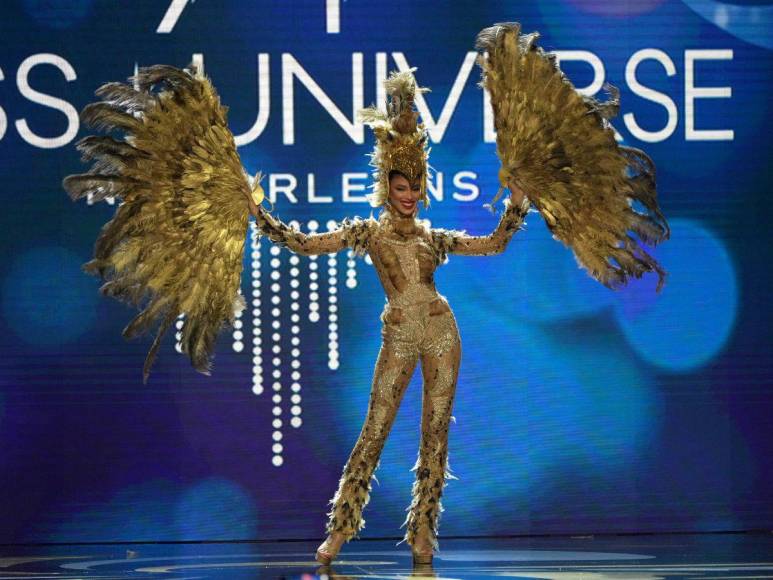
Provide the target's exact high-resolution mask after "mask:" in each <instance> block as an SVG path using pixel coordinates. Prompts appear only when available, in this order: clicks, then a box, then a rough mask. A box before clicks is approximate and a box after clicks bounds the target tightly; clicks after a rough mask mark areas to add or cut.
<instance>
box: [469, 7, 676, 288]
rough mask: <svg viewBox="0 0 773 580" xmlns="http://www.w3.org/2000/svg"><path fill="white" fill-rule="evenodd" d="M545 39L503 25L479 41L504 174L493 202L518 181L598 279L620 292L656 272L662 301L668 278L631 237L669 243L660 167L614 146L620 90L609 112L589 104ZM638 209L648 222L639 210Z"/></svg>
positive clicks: (557, 235)
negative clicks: (546, 47) (657, 174)
mask: <svg viewBox="0 0 773 580" xmlns="http://www.w3.org/2000/svg"><path fill="white" fill-rule="evenodd" d="M538 39H539V33H537V32H532V33H529V34H522V33H521V25H520V24H519V23H517V22H505V23H499V24H495V25H494V26H491V27H489V28H486V29H484V30H482V31H481V32H480V33H479V34H478V36H477V39H476V44H475V48H476V49H478V50H479V51H480V55H479V57H478V64H479V65H480V66H481V69H482V80H481V82H480V86H481V87H483V88H484V89H485V90H488V91H489V93H490V95H491V104H492V107H493V111H494V125H495V128H496V131H497V155H498V156H499V159H500V162H501V165H502V167H501V169H500V175H499V177H500V183H501V185H502V189H500V191H499V193H498V194H497V196H496V198H495V200H494V201H496V199H498V198H499V196H500V195H501V193H502V191H503V189H504V188H505V187H507V186H508V184H509V183H510V182H514V183H515V184H516V185H518V186H519V187H520V188H521V189H523V191H524V192H525V193H526V196H527V197H528V198H529V199H530V200H531V201H532V203H533V204H534V206H535V207H536V208H537V210H539V212H540V214H541V215H542V217H543V218H544V219H545V222H546V224H547V226H548V228H549V229H550V230H551V232H552V234H553V237H554V238H555V239H557V240H560V241H561V242H562V243H563V244H564V245H566V246H567V247H569V248H571V249H572V251H573V252H574V255H575V258H576V259H577V262H578V264H579V265H580V266H581V267H582V268H584V269H585V270H586V271H587V272H588V273H589V274H590V275H591V276H593V277H594V278H595V279H596V280H598V281H599V282H601V283H602V284H604V285H605V286H607V287H608V288H612V289H617V288H619V287H621V286H622V285H624V284H626V283H627V281H628V279H629V278H630V277H631V276H633V277H636V278H640V277H641V276H642V275H643V274H644V273H646V272H655V273H657V274H658V284H657V288H656V290H657V291H658V292H659V291H660V290H661V288H662V286H663V284H664V282H665V278H666V275H667V273H666V272H665V270H664V269H663V268H662V267H661V266H660V264H658V262H657V261H656V260H655V259H654V258H653V257H652V256H650V255H649V254H648V253H647V252H646V251H645V250H644V249H643V248H642V247H641V246H640V245H639V243H638V241H637V240H636V239H634V238H633V237H631V236H630V235H629V234H628V231H631V232H633V233H635V234H636V235H637V236H638V237H639V238H640V240H641V241H643V242H644V243H646V244H650V245H656V244H658V243H660V242H662V241H664V240H666V239H668V238H669V236H670V228H669V226H668V223H667V221H666V219H665V217H664V216H663V214H662V212H661V211H660V208H659V206H658V202H657V191H656V186H655V166H654V163H653V162H652V160H651V159H650V158H649V157H648V156H647V154H646V153H644V152H643V151H642V150H640V149H636V148H633V147H627V146H622V145H618V143H617V142H616V140H615V136H614V130H613V129H612V127H611V126H610V125H609V123H608V120H609V119H610V118H612V117H614V116H615V115H616V114H617V113H618V111H619V108H620V107H619V94H620V93H619V91H618V90H617V88H616V87H614V86H612V85H610V84H606V85H605V87H604V88H605V89H606V90H607V92H608V93H609V95H610V99H609V100H608V101H607V102H605V103H602V102H600V101H598V100H596V99H595V98H592V97H586V96H582V95H580V93H579V92H577V90H576V89H575V88H574V86H573V85H572V83H571V82H570V81H569V79H568V78H567V77H566V76H565V75H564V73H563V72H562V71H561V69H560V68H559V67H558V64H557V61H556V56H555V54H550V53H546V52H545V51H543V49H542V48H540V47H538V46H537V44H536V43H537V40H538ZM635 201H638V202H640V203H641V204H642V205H643V206H644V208H645V209H646V211H645V212H644V213H641V212H639V211H637V210H636V209H634V207H633V203H634V202H635ZM492 205H493V204H492Z"/></svg>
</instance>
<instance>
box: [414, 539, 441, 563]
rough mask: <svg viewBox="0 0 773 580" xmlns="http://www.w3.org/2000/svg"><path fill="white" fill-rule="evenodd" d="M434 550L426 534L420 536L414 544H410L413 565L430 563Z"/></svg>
mask: <svg viewBox="0 0 773 580" xmlns="http://www.w3.org/2000/svg"><path fill="white" fill-rule="evenodd" d="M417 537H418V536H417ZM434 552H435V550H434V549H433V547H432V543H431V542H430V541H429V539H428V538H427V537H426V536H424V537H421V538H420V539H419V541H418V542H414V544H413V545H412V546H411V553H412V554H413V565H414V566H427V565H431V564H432V556H433V555H434Z"/></svg>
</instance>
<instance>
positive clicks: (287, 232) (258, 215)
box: [247, 197, 368, 256]
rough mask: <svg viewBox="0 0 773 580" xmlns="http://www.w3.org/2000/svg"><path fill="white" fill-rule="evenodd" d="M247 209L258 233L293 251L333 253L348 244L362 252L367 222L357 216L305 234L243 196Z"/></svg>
mask: <svg viewBox="0 0 773 580" xmlns="http://www.w3.org/2000/svg"><path fill="white" fill-rule="evenodd" d="M247 200H248V204H249V207H250V213H251V214H252V215H253V216H255V225H256V226H257V228H258V231H260V233H261V234H263V235H264V236H266V237H268V239H270V240H271V241H272V242H274V243H275V244H279V245H280V246H284V247H286V248H289V249H290V250H292V251H293V252H295V253H296V254H301V255H304V256H311V255H316V254H333V253H336V252H340V251H341V250H343V249H344V248H347V247H351V248H352V249H354V251H355V252H356V253H358V254H361V255H362V254H364V253H365V251H366V250H367V244H368V222H367V221H365V220H362V219H360V218H355V219H354V220H349V219H345V220H344V221H343V223H342V225H341V226H340V227H338V228H336V229H335V230H332V231H330V232H325V233H321V234H306V233H303V232H301V231H300V230H296V229H294V228H291V227H290V226H289V225H287V224H286V223H284V222H283V221H282V220H280V219H279V218H278V217H276V216H274V215H273V214H271V213H270V212H267V211H266V210H265V209H264V208H263V206H262V205H257V204H255V202H254V200H253V199H252V198H251V197H248V198H247Z"/></svg>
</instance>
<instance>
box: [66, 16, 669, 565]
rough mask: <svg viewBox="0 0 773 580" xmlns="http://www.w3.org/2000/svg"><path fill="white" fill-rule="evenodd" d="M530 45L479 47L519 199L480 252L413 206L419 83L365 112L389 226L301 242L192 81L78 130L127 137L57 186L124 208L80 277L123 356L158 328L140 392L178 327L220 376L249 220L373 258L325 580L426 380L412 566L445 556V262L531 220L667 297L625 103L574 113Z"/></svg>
mask: <svg viewBox="0 0 773 580" xmlns="http://www.w3.org/2000/svg"><path fill="white" fill-rule="evenodd" d="M538 38H539V34H538V33H536V32H532V33H529V34H522V33H521V27H520V24H518V23H501V24H495V25H494V26H492V27H489V28H486V29H484V30H482V31H481V32H480V33H479V34H478V37H477V42H476V48H477V49H479V50H480V57H479V60H478V63H479V64H480V66H481V68H482V70H483V79H482V81H481V86H482V87H483V88H485V89H486V90H487V91H488V92H489V95H490V97H491V104H492V109H493V113H494V125H495V128H496V131H497V155H498V156H499V159H500V162H501V169H500V171H499V181H500V184H501V189H500V193H501V192H502V191H504V189H509V190H510V191H511V197H510V198H506V199H505V200H504V205H505V208H504V211H503V212H502V215H501V217H500V220H499V223H498V225H497V226H496V228H495V229H494V231H493V232H492V233H491V234H489V235H484V236H470V235H468V234H467V233H466V232H464V231H459V230H445V229H442V228H431V227H429V224H428V222H427V221H425V220H421V219H419V218H418V209H419V203H422V204H423V205H424V207H425V208H427V207H429V197H428V195H427V178H428V163H427V159H428V148H427V133H426V130H425V128H424V127H423V125H422V124H421V123H419V122H418V113H417V112H416V111H415V110H414V107H413V105H414V97H415V94H416V91H417V90H424V89H417V88H416V85H415V81H414V79H413V75H412V74H411V72H412V71H405V72H402V73H397V74H393V75H391V76H390V78H389V79H387V80H386V81H385V82H386V89H387V90H386V92H387V94H388V95H389V103H388V105H387V110H386V111H382V110H380V109H378V108H376V107H370V108H368V109H364V110H363V111H361V112H360V116H361V120H362V121H363V122H364V123H366V124H368V125H370V126H371V127H372V129H373V131H374V134H375V136H376V147H375V151H374V153H373V155H372V159H371V165H372V166H373V167H374V168H375V171H374V178H375V183H374V191H373V194H372V196H371V200H370V201H371V205H373V206H374V207H380V208H381V213H380V215H379V216H378V218H377V219H374V218H373V217H371V218H369V219H362V218H359V217H356V218H354V219H348V218H347V219H345V220H343V221H342V222H341V224H339V227H338V228H337V229H335V230H333V231H330V232H327V233H319V234H304V233H301V232H300V231H299V230H296V229H294V228H291V227H289V226H288V225H287V224H285V223H284V222H282V221H281V220H280V219H278V218H277V217H276V216H274V215H273V214H272V213H271V212H269V211H268V210H266V209H265V208H264V207H263V204H262V201H263V197H264V196H263V191H262V189H261V188H260V179H255V180H253V181H252V182H251V181H250V179H249V176H248V175H247V174H246V172H245V171H244V169H243V166H242V163H241V159H240V158H239V155H238V153H237V151H236V145H235V140H234V137H233V134H232V133H231V132H230V130H229V129H228V125H227V122H226V112H227V109H226V108H225V107H223V106H222V105H221V104H220V100H219V97H218V96H217V93H216V91H215V90H214V87H213V86H212V84H211V83H210V82H209V79H207V78H206V77H204V75H202V74H201V73H200V71H198V70H197V69H196V68H195V67H189V68H188V69H182V70H181V69H178V68H175V67H171V66H165V65H157V66H153V67H146V68H143V69H140V70H139V71H138V73H137V74H136V75H135V76H134V77H131V78H130V79H128V80H129V83H127V84H123V83H107V84H105V85H103V86H102V87H100V88H99V89H98V90H97V92H96V94H97V95H98V96H100V97H102V99H103V101H102V102H98V103H92V104H89V105H87V106H86V107H85V108H84V110H83V112H82V113H81V119H82V120H83V122H84V123H85V124H90V125H92V126H95V127H97V128H105V129H117V130H119V131H121V132H123V133H124V137H123V139H115V138H113V137H110V136H87V137H85V138H83V139H81V140H80V141H79V142H78V144H77V148H78V150H80V151H81V152H82V159H83V160H84V161H87V160H94V161H95V163H94V165H93V167H92V168H91V170H90V171H89V172H87V173H85V174H79V175H70V176H68V177H66V178H65V179H64V181H63V186H64V188H65V189H66V190H67V191H68V193H69V194H70V196H71V198H72V199H73V200H77V199H81V198H84V197H87V196H88V197H89V198H90V200H91V201H100V200H103V199H106V198H108V197H115V198H119V199H120V200H121V201H122V203H120V204H119V206H118V208H117V210H116V213H115V216H114V217H113V219H112V220H111V221H110V222H108V223H107V224H106V225H105V226H104V227H103V228H102V231H101V233H100V235H99V238H98V239H97V242H96V245H95V248H94V258H93V259H92V260H91V261H90V262H88V263H87V264H85V265H84V270H85V271H87V272H89V273H91V274H94V275H96V276H98V277H100V278H101V279H102V280H103V281H104V282H105V283H104V284H103V286H102V287H101V291H102V293H103V294H105V295H108V296H112V297H115V298H117V299H119V300H122V301H124V302H127V303H129V304H131V305H134V306H137V307H141V308H142V311H141V312H140V313H139V314H138V315H137V316H136V317H135V318H134V319H133V320H132V321H131V322H130V323H129V324H128V325H127V326H126V328H125V329H124V331H123V336H124V337H125V338H127V339H130V338H133V337H135V336H138V335H141V334H144V333H145V332H148V331H149V330H150V329H151V328H152V327H153V326H154V325H155V324H157V323H158V328H157V331H156V336H155V340H154V341H153V344H152V345H151V348H150V351H149V352H148V355H147V357H146V360H145V365H144V367H143V377H144V380H145V381H147V379H148V376H149V373H150V368H151V366H152V364H153V361H154V359H155V356H156V354H157V351H158V349H159V346H160V344H161V338H162V336H163V335H164V333H165V332H166V331H167V330H168V329H169V328H170V326H171V325H172V324H173V323H174V322H175V320H177V319H178V318H179V317H180V316H182V315H184V316H185V322H184V326H183V328H182V330H181V332H180V338H179V341H180V346H181V350H182V352H183V353H185V354H187V355H188V356H189V357H190V360H191V364H192V365H193V367H194V368H195V369H196V370H197V371H199V372H202V373H205V374H210V370H211V359H212V354H213V351H214V346H215V341H216V338H217V336H218V333H219V332H220V331H221V330H222V329H223V328H224V327H226V326H229V325H231V326H232V325H233V324H234V321H235V319H236V315H237V314H238V313H239V312H240V311H241V310H242V309H243V308H244V307H245V302H244V298H243V297H242V296H241V294H240V292H239V290H240V286H241V274H242V262H243V257H244V242H245V231H246V229H247V226H248V221H249V214H250V213H252V215H254V217H255V221H256V225H257V228H258V230H259V232H260V233H261V234H262V235H265V236H267V237H268V238H269V239H270V240H272V241H273V242H274V243H277V244H280V245H283V246H285V247H287V248H289V249H290V250H292V251H294V252H296V253H298V254H305V255H308V254H327V253H333V252H338V251H340V250H343V249H344V248H351V249H352V250H353V251H354V252H355V253H356V254H358V255H364V254H366V253H367V254H369V255H370V257H371V259H372V261H373V264H374V266H375V268H376V272H377V273H378V276H379V279H380V281H381V283H382V285H383V287H384V291H385V293H386V298H387V304H386V306H385V308H384V311H383V312H382V314H381V323H382V325H381V335H382V344H381V348H380V351H379V354H378V358H377V360H376V365H375V370H374V375H373V382H372V385H371V393H370V400H369V403H368V410H367V416H366V419H365V423H364V425H363V427H362V430H361V432H360V436H359V438H358V440H357V442H356V444H355V446H354V449H353V450H352V452H351V454H350V456H349V459H348V461H347V462H346V465H345V466H344V469H343V475H342V476H341V479H340V482H339V485H338V489H337V490H336V492H335V495H334V497H333V498H332V500H331V502H330V503H331V504H332V509H331V510H330V512H329V514H328V516H329V517H328V521H327V525H326V531H327V533H328V537H327V538H326V539H325V541H324V542H323V543H322V545H320V546H319V548H318V550H317V559H318V560H319V561H320V562H322V563H325V564H328V563H330V562H331V561H332V559H333V558H334V557H335V556H336V554H337V553H338V551H339V549H340V548H341V546H342V544H343V542H344V541H348V540H350V539H351V538H352V537H354V536H355V535H356V534H357V533H358V532H359V531H360V530H361V529H362V527H363V525H364V519H363V517H362V511H363V508H364V507H365V505H366V504H367V502H368V499H369V494H370V490H371V485H370V480H371V477H372V476H373V473H374V471H375V470H376V468H377V466H378V462H379V457H380V454H381V451H382V449H383V447H384V443H385V440H386V437H387V435H388V433H389V431H390V428H391V426H392V423H393V421H394V418H395V415H396V413H397V410H398V407H399V405H400V402H401V400H402V398H403V395H404V393H405V389H406V386H407V385H408V382H409V380H410V378H411V375H412V374H413V372H414V370H415V367H416V365H417V364H418V363H419V362H421V367H422V375H423V379H424V385H423V405H422V419H421V421H422V428H421V442H420V446H419V453H418V459H417V461H416V464H415V466H414V468H413V469H414V470H415V471H416V479H415V482H414V485H413V500H412V503H411V506H410V507H409V510H408V512H409V513H408V516H407V518H406V521H405V523H404V524H403V525H405V526H407V528H406V533H405V538H404V541H407V542H408V544H409V545H411V548H412V551H413V554H414V562H416V563H422V562H430V561H431V559H432V554H433V551H434V550H435V549H437V547H438V541H437V525H438V519H439V516H440V512H441V511H442V507H441V495H442V492H443V488H444V486H445V483H446V479H447V478H449V477H453V476H452V475H451V473H450V471H449V465H448V426H449V421H450V418H451V409H452V406H453V401H454V395H455V390H456V383H457V378H458V374H459V363H460V356H461V342H460V339H459V330H458V328H457V325H456V320H455V317H454V315H453V313H452V311H451V308H450V306H449V304H448V302H447V301H446V299H445V297H444V296H442V295H441V294H439V293H438V291H437V289H436V288H435V283H434V272H435V270H436V268H437V267H438V266H439V265H441V264H443V263H444V262H445V261H446V257H447V255H448V254H466V255H480V256H483V255H491V254H496V253H500V252H503V251H504V250H505V248H506V246H507V244H508V242H509V241H510V239H511V238H512V236H513V234H514V233H515V232H516V231H517V230H518V229H520V228H521V225H522V224H523V222H524V218H525V216H526V214H527V212H528V211H529V210H530V208H532V207H533V208H534V209H535V210H536V212H538V213H539V215H540V216H541V217H542V218H544V220H545V224H546V226H547V227H548V228H549V229H550V231H551V233H552V235H553V238H554V239H556V240H558V241H561V242H562V243H563V244H564V245H566V246H567V247H569V248H570V249H571V250H572V252H573V253H574V256H575V258H576V260H577V263H578V265H579V266H580V267H582V268H583V269H585V270H586V271H587V273H588V274H589V275H590V276H592V277H593V278H594V279H596V280H598V281H599V282H600V283H602V284H604V285H605V286H607V287H608V288H610V289H617V288H620V287H622V286H623V285H625V284H626V283H627V282H628V280H629V279H630V278H631V277H635V278H640V277H641V276H642V275H643V274H645V273H648V272H654V273H656V274H658V276H659V281H658V285H657V288H656V289H657V290H658V291H659V290H660V289H661V287H662V285H663V282H664V280H665V277H666V272H665V270H664V269H663V268H661V266H660V264H658V263H657V261H656V260H655V259H654V258H652V256H650V255H649V254H648V253H647V252H646V251H645V250H644V249H643V248H642V247H640V246H639V242H638V241H637V240H636V239H634V238H633V237H632V236H631V235H630V234H629V231H630V232H633V233H635V234H636V235H637V236H638V237H639V239H640V240H641V241H643V242H645V243H647V244H650V245H655V244H657V243H659V242H661V241H663V240H665V239H668V237H669V235H670V229H669V227H668V224H667V222H666V220H665V218H664V216H663V214H662V213H661V211H660V208H659V206H658V202H657V191H656V187H655V167H654V164H653V162H652V160H651V159H650V158H649V157H648V156H647V155H646V154H645V153H644V152H643V151H641V150H639V149H635V148H633V147H628V146H623V145H619V144H618V143H617V142H616V139H615V132H614V130H613V129H612V127H611V126H610V124H609V119H610V118H612V117H614V116H615V115H616V114H617V112H618V110H619V101H618V99H617V96H618V94H619V93H618V91H617V90H616V89H615V88H614V87H613V86H611V85H607V86H606V88H607V90H608V91H609V93H610V95H611V97H612V98H611V99H609V100H608V101H606V102H603V103H602V102H600V101H598V100H596V99H595V98H592V97H587V96H583V95H580V94H579V93H578V92H577V91H576V90H575V89H574V87H573V85H572V84H571V82H570V81H569V80H568V79H567V78H566V77H565V76H564V74H563V72H562V71H561V70H560V68H559V67H558V63H557V60H556V58H555V55H554V54H551V53H545V52H544V51H543V50H542V49H541V48H540V47H538V46H537V42H536V41H537V39H538ZM156 88H160V90H158V91H156V90H154V89H156ZM498 198H499V194H497V196H496V198H495V200H494V201H496V199H498ZM245 199H246V203H245ZM634 202H638V203H639V204H640V205H641V206H642V207H643V211H639V210H637V209H636V208H634V205H633V204H634ZM536 212H535V213H536Z"/></svg>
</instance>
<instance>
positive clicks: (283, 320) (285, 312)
mask: <svg viewBox="0 0 773 580" xmlns="http://www.w3.org/2000/svg"><path fill="white" fill-rule="evenodd" d="M288 225H289V226H290V227H292V228H293V229H299V228H300V224H299V223H298V222H297V221H291V222H289V223H288ZM326 226H327V229H328V230H329V231H330V230H333V229H335V228H337V227H338V223H337V222H335V221H334V220H330V221H328V222H327V224H326ZM307 227H308V230H309V232H311V233H316V232H317V231H318V230H319V223H318V222H316V221H315V220H310V221H309V222H308V224H307ZM262 240H263V238H262V237H261V236H260V234H259V232H258V229H257V227H256V226H255V222H254V221H252V220H250V224H249V247H250V262H249V263H250V288H251V297H250V300H249V301H248V303H249V304H251V306H252V308H251V309H250V310H249V312H250V313H251V314H252V350H251V354H252V392H253V393H254V394H255V395H257V396H260V395H262V394H263V393H264V390H265V382H264V381H265V379H266V378H267V377H270V380H271V391H272V399H271V400H272V409H271V412H272V415H273V419H272V429H273V430H272V433H271V438H272V443H271V449H272V459H271V462H272V464H273V465H274V466H275V467H280V466H282V465H283V464H284V445H283V443H282V440H283V438H284V435H285V433H284V431H283V428H284V427H285V426H286V417H287V416H288V415H289V426H291V427H293V428H296V429H297V428H300V427H301V425H302V424H303V419H302V414H303V407H302V404H301V403H302V395H301V392H302V383H301V377H302V370H301V352H302V347H301V323H302V316H301V310H302V306H301V294H302V291H301V286H302V285H304V284H303V283H302V280H303V282H305V289H306V296H305V298H306V299H307V300H308V306H307V309H306V316H305V318H306V320H307V321H308V322H309V323H311V324H315V323H317V322H319V321H320V320H321V319H322V311H321V305H322V302H323V301H322V300H321V299H320V287H321V284H322V280H320V278H321V276H320V274H321V272H320V266H321V263H322V261H323V260H325V261H326V265H327V271H326V274H327V277H326V282H327V284H326V290H327V292H326V295H327V300H326V306H327V309H326V310H327V318H328V321H327V322H328V326H327V339H328V349H327V351H328V352H327V355H328V367H329V368H330V369H331V370H337V369H338V368H339V347H338V312H339V310H338V304H339V301H338V287H339V286H338V258H337V254H335V253H332V254H327V255H321V256H316V255H313V256H300V255H298V254H296V253H294V252H292V251H290V250H287V249H285V248H282V247H281V246H279V245H276V244H274V243H272V242H271V241H270V240H268V239H267V238H266V242H265V244H266V254H267V255H268V256H269V263H268V266H270V268H265V266H266V264H264V263H263V261H262V256H263V254H262V253H261V249H262V247H263V243H264V242H263V241H262ZM285 256H286V257H287V259H286V260H283V257H285ZM346 257H347V260H346V287H347V288H349V289H354V288H356V286H357V263H356V260H355V254H354V252H353V251H352V250H347V253H346ZM365 261H366V263H367V264H369V265H370V264H372V261H371V260H370V259H369V257H366V260H365ZM304 264H307V265H308V268H307V270H308V275H307V276H302V270H303V269H304V268H303V266H304ZM265 276H268V278H269V281H267V282H266V284H268V286H267V287H266V286H264V284H263V280H264V277H265ZM283 281H287V282H285V284H284V285H283ZM287 286H289V289H288V288H287ZM264 289H265V291H264ZM284 296H287V297H288V301H287V303H288V305H289V306H288V307H286V308H283V307H282V302H283V297H284ZM266 301H268V304H267V303H266ZM264 306H265V307H266V308H265V309H264ZM246 312H247V311H245V313H246ZM182 324H183V319H182V317H181V319H180V320H178V323H177V328H178V333H177V338H178V352H179V351H180V348H179V337H180V335H181V333H180V332H179V331H180V329H181V328H182ZM285 328H289V333H288V332H287V331H285V332H283V329H285ZM264 336H268V337H269V339H268V340H265V341H264V340H263V338H264ZM288 342H289V345H290V348H289V357H283V356H282V354H283V349H282V345H283V344H287V343H288ZM231 346H232V348H233V349H234V351H235V352H242V351H244V350H247V349H245V348H244V346H245V344H244V321H243V320H241V317H240V318H237V319H236V323H235V325H234V329H233V331H232V345H231ZM248 352H249V350H248ZM264 354H267V355H268V358H266V359H264V357H263V355H264ZM285 359H286V360H285ZM264 363H268V364H265V365H264ZM286 367H289V369H290V374H289V378H290V381H287V380H286V379H284V380H283V378H284V376H285V374H284V371H283V368H286ZM264 372H267V373H268V375H264ZM287 384H289V386H290V388H289V391H290V394H289V399H287V400H286V397H287V395H285V392H286V390H287V389H286V385H287ZM288 401H289V405H288V404H287V403H288ZM288 410H289V414H288Z"/></svg>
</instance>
